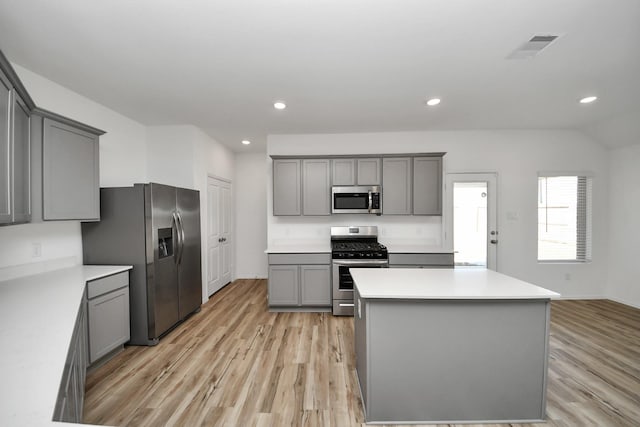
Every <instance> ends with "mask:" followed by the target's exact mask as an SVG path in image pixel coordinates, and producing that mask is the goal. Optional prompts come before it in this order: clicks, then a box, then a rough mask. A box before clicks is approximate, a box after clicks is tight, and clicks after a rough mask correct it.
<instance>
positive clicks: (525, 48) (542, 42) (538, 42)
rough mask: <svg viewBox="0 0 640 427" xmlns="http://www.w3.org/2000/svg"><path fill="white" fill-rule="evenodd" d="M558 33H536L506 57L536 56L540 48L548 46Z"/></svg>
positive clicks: (522, 57)
mask: <svg viewBox="0 0 640 427" xmlns="http://www.w3.org/2000/svg"><path fill="white" fill-rule="evenodd" d="M558 37H560V35H553V34H536V35H535V36H533V37H531V39H529V41H528V42H526V43H525V44H523V45H522V46H520V47H519V48H518V49H516V50H514V51H513V52H511V54H509V56H507V59H528V58H533V57H534V56H536V55H537V54H538V53H540V51H541V50H542V49H544V48H545V47H547V46H549V45H550V44H551V43H553V41H554V40H555V39H557V38H558Z"/></svg>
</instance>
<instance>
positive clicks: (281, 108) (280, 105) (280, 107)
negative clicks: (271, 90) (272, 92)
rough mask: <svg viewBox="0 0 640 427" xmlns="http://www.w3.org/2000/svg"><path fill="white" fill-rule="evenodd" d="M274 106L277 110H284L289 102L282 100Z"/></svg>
mask: <svg viewBox="0 0 640 427" xmlns="http://www.w3.org/2000/svg"><path fill="white" fill-rule="evenodd" d="M273 108H275V109H276V110H284V109H285V108H287V104H285V103H284V102H282V101H278V102H274V103H273Z"/></svg>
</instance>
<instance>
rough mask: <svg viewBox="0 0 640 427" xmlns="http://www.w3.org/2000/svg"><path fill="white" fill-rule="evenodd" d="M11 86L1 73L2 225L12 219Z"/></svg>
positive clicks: (0, 209) (0, 173)
mask: <svg viewBox="0 0 640 427" xmlns="http://www.w3.org/2000/svg"><path fill="white" fill-rule="evenodd" d="M10 112H11V85H10V84H9V81H8V80H7V79H6V78H5V77H4V75H3V74H2V72H0V162H1V164H0V224H9V223H11V222H12V218H11V211H12V210H11V163H12V162H11V139H10V137H9V129H10V128H11V125H10V123H11V114H10Z"/></svg>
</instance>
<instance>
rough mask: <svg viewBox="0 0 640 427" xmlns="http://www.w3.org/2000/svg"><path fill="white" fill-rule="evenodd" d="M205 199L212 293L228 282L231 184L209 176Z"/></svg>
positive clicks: (230, 263)
mask: <svg viewBox="0 0 640 427" xmlns="http://www.w3.org/2000/svg"><path fill="white" fill-rule="evenodd" d="M207 198H208V209H207V216H208V218H207V264H208V265H207V291H208V295H212V294H213V293H215V292H216V291H218V290H219V289H220V288H222V287H223V286H224V285H226V284H227V283H229V282H230V281H231V271H232V262H233V261H232V258H233V257H232V249H231V248H232V234H233V233H232V229H233V227H232V223H231V183H229V182H227V181H223V180H220V179H217V178H213V177H209V179H208V183H207Z"/></svg>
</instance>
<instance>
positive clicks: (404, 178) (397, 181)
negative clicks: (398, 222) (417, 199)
mask: <svg viewBox="0 0 640 427" xmlns="http://www.w3.org/2000/svg"><path fill="white" fill-rule="evenodd" d="M382 177H383V182H382V202H383V203H382V206H384V208H383V212H382V213H383V214H384V215H411V181H412V179H411V157H390V158H385V159H383V160H382Z"/></svg>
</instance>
